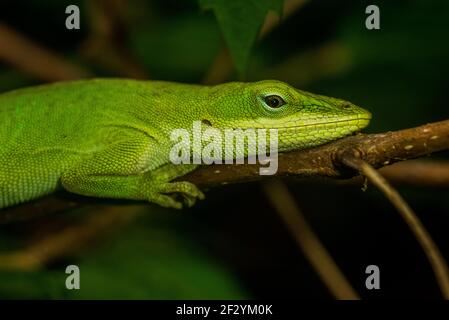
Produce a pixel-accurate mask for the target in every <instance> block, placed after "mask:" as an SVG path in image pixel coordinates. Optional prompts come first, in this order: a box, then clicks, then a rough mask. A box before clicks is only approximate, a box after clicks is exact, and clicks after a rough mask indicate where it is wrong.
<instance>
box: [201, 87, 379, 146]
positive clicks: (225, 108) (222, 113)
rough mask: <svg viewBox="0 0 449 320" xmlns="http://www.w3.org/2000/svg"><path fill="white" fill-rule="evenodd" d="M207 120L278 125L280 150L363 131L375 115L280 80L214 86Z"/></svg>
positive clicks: (242, 125) (230, 124)
mask: <svg viewBox="0 0 449 320" xmlns="http://www.w3.org/2000/svg"><path fill="white" fill-rule="evenodd" d="M209 97H210V108H208V115H210V119H213V120H210V119H205V120H206V121H207V122H206V123H207V124H209V125H211V126H213V127H216V128H218V129H229V128H232V129H237V128H240V129H249V128H253V129H262V128H264V129H277V130H278V140H279V149H280V150H290V149H293V148H307V147H311V146H316V145H319V144H322V143H325V142H328V141H332V140H335V139H338V138H342V137H344V136H347V135H350V134H352V133H354V132H358V131H360V130H361V129H363V128H364V127H366V126H367V125H368V123H369V121H370V119H371V114H370V113H369V112H368V111H366V110H364V109H362V108H360V107H358V106H356V105H354V104H352V103H350V102H347V101H344V100H340V99H336V98H330V97H326V96H321V95H316V94H312V93H308V92H305V91H301V90H298V89H295V88H293V87H291V86H290V85H288V84H286V83H284V82H281V81H277V80H265V81H259V82H253V83H242V82H231V83H226V84H222V85H218V86H214V87H211V93H210V96H209Z"/></svg>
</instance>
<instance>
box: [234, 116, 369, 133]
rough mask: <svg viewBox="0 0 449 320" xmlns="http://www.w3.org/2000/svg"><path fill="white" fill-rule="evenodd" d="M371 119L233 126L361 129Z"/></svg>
mask: <svg viewBox="0 0 449 320" xmlns="http://www.w3.org/2000/svg"><path fill="white" fill-rule="evenodd" d="M370 120H371V117H357V118H348V119H342V120H335V121H323V122H315V123H305V124H301V125H296V126H288V125H286V126H281V127H279V126H269V125H266V126H253V127H247V128H245V127H240V128H231V129H234V130H238V129H243V130H245V129H277V130H280V131H281V130H299V129H305V128H314V129H316V130H320V129H322V128H323V127H324V128H326V129H333V128H341V127H344V126H347V127H348V128H350V127H353V128H354V129H355V128H357V130H361V129H363V128H365V127H366V126H367V125H368V124H369V122H370Z"/></svg>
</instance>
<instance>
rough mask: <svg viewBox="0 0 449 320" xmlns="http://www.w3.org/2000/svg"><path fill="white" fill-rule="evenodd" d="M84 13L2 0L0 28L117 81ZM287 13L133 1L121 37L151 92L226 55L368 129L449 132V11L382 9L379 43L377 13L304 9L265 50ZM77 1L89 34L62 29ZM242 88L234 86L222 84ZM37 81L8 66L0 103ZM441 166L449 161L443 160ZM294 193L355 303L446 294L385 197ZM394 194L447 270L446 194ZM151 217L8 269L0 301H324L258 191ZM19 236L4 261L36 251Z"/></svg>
mask: <svg viewBox="0 0 449 320" xmlns="http://www.w3.org/2000/svg"><path fill="white" fill-rule="evenodd" d="M116 1H118V0H116ZM103 2H105V3H113V2H114V1H103ZM90 3H91V2H90V1H87V0H86V1H82V0H76V1H69V0H26V1H25V0H2V1H1V2H0V21H2V22H5V23H7V24H8V25H9V26H11V27H12V28H14V29H15V30H17V31H19V32H21V33H23V34H24V35H26V36H27V37H29V38H30V39H32V40H33V41H35V42H37V43H39V44H41V45H42V46H44V47H46V48H48V49H50V50H53V51H54V52H57V53H59V54H61V55H63V56H64V57H66V58H67V59H69V60H70V61H71V62H73V63H75V64H80V65H82V66H85V67H87V68H89V69H90V70H92V71H93V72H94V73H95V74H96V75H97V76H117V77H120V76H123V74H122V73H121V72H120V71H119V70H116V69H114V70H113V69H109V68H107V67H105V66H104V65H102V64H101V62H102V61H103V60H107V58H108V57H109V56H110V55H111V54H112V52H111V51H110V50H103V51H101V52H100V55H99V56H97V57H96V59H91V58H90V57H87V56H86V55H85V54H84V51H83V49H82V48H83V47H84V46H85V45H86V43H85V41H86V38H87V37H89V36H91V33H92V30H91V28H93V27H92V23H91V21H89V19H90V18H89V17H88V14H84V13H85V12H86V11H88V10H89V4H90ZM281 3H282V1H280V0H263V1H262V0H259V1H256V0H251V1H237V0H232V1H229V0H227V1H226V0H201V1H200V2H199V3H198V2H197V1H196V0H187V1H179V0H178V1H176V0H152V1H144V0H134V1H127V2H126V6H125V7H126V10H123V11H119V14H120V19H121V20H123V21H124V24H125V30H122V31H123V33H124V34H122V35H121V36H123V37H124V45H125V46H126V47H127V48H128V49H129V50H130V52H131V56H132V58H133V59H134V60H135V61H137V62H138V65H139V66H141V67H142V68H143V69H144V71H146V72H147V73H148V74H149V75H150V77H151V78H153V79H162V80H171V81H183V82H192V83H199V82H200V81H201V79H202V78H203V76H204V74H206V72H207V70H208V69H209V68H210V66H211V64H212V63H213V61H214V59H215V57H216V56H217V55H218V54H219V53H220V52H221V50H223V43H226V45H227V46H228V47H229V50H230V52H231V55H232V57H233V60H234V61H235V66H236V68H237V69H238V70H239V72H240V74H242V73H244V74H245V78H246V79H248V80H261V79H264V78H276V79H279V80H283V81H287V82H289V83H290V84H292V85H293V86H295V87H298V88H301V89H306V90H309V91H313V92H317V93H322V94H326V95H330V96H336V97H341V98H345V99H347V100H350V101H353V102H354V103H356V104H358V105H360V106H363V107H365V108H367V109H369V110H370V111H371V112H372V113H373V115H374V117H373V120H372V124H371V125H370V127H369V128H368V130H367V131H368V132H369V131H371V132H379V131H385V130H394V129H400V128H406V127H412V126H415V125H419V124H423V123H426V122H431V121H438V120H442V119H447V117H448V111H447V110H448V103H447V101H449V90H448V89H449V58H448V57H449V42H448V41H447V39H448V33H449V2H448V1H447V0H432V1H426V0H408V1H405V0H404V1H376V4H377V5H378V6H379V7H380V12H381V29H380V30H374V31H368V30H367V29H366V28H365V18H366V14H365V8H366V6H367V5H368V4H372V3H371V2H368V1H358V0H348V1H333V0H311V1H308V2H307V4H305V5H304V6H303V7H301V8H300V9H299V10H298V11H297V12H295V13H294V14H293V15H292V16H291V17H290V18H288V19H286V20H285V21H283V22H282V23H281V25H279V26H278V27H277V28H276V29H275V30H273V32H271V33H270V34H269V35H268V36H267V37H266V38H265V39H264V40H263V41H260V42H257V41H256V39H257V32H258V30H259V28H260V26H261V24H262V23H263V21H264V17H265V14H266V12H267V11H268V10H275V11H280V5H281ZM69 4H77V5H79V6H80V8H81V12H82V17H81V25H82V26H81V30H78V31H68V30H66V29H65V27H64V21H65V17H66V15H65V13H64V12H65V7H66V6H67V5H69ZM199 4H200V5H201V6H200V5H199ZM201 8H203V9H211V10H202V9H201ZM30 13H32V14H30ZM93 19H95V17H93ZM100 40H102V39H96V38H95V39H94V42H95V41H98V42H99V41H100ZM251 49H252V51H251ZM239 78H240V75H239V74H236V73H234V74H233V75H232V77H230V78H229V79H227V80H229V81H232V80H238V79H239ZM40 82H41V81H40V79H36V78H33V77H32V76H30V75H28V74H26V72H20V71H18V70H16V69H15V68H13V67H11V66H9V65H6V64H1V62H0V92H1V91H7V90H11V89H14V88H19V87H24V86H28V85H33V84H38V83H40ZM438 156H440V157H442V158H447V153H442V154H439V155H438ZM292 189H293V191H294V193H295V196H296V198H297V199H299V201H298V202H299V203H300V207H301V208H303V210H304V212H305V213H307V215H308V219H309V220H310V221H311V223H312V225H313V226H314V227H315V229H317V231H318V234H319V235H320V237H322V239H323V241H324V243H325V244H326V245H328V246H329V247H330V250H331V252H332V253H333V255H334V257H335V258H336V259H337V262H338V263H339V264H340V265H341V267H342V268H343V270H344V271H345V272H346V273H347V274H348V277H349V279H350V280H351V282H352V283H354V284H355V286H356V288H357V289H358V290H359V291H360V292H361V294H362V297H379V296H383V297H392V296H393V297H397V296H401V297H410V296H411V297H423V296H426V297H438V296H439V293H438V289H437V288H436V286H435V285H434V279H433V276H432V274H431V272H430V271H429V267H428V265H427V263H426V261H425V260H424V258H423V257H422V254H421V252H420V250H419V248H418V247H417V246H416V243H415V242H414V239H412V238H411V237H410V234H409V232H408V230H407V229H406V228H405V227H404V226H403V222H402V221H400V220H399V218H397V219H396V218H392V217H395V212H394V211H393V210H392V209H391V207H390V204H389V203H388V202H387V201H386V200H385V199H384V198H383V197H381V196H379V194H378V193H376V192H375V191H373V190H372V189H371V188H370V189H368V191H367V192H366V193H363V194H361V192H360V190H359V189H358V188H354V189H351V188H347V189H345V188H335V187H330V186H329V187H324V188H323V187H322V186H319V187H317V186H301V185H297V184H294V185H293V187H292ZM401 192H402V193H404V195H405V197H406V198H407V199H408V200H409V201H410V204H411V205H412V207H414V208H415V209H416V210H417V212H423V213H425V214H426V216H425V217H423V220H424V222H425V224H426V225H427V226H428V227H429V230H430V233H431V234H432V235H433V236H434V237H435V239H436V241H437V243H439V244H441V245H442V251H443V253H444V254H446V257H448V256H447V252H448V251H449V247H448V246H447V243H449V242H448V241H447V240H448V237H447V226H448V224H449V215H448V212H449V200H448V199H449V193H448V190H441V189H440V190H422V189H410V188H409V189H407V188H403V189H401ZM323 199H326V200H325V201H323ZM348 199H350V201H348ZM367 204H368V205H367ZM148 211H149V212H146V214H147V216H145V217H141V218H139V220H138V221H137V223H135V224H132V225H130V226H129V227H127V228H123V229H120V230H119V231H118V232H117V233H116V234H115V235H114V236H111V237H110V238H107V239H105V240H104V242H102V243H100V244H96V245H93V246H92V248H90V249H89V250H86V251H81V252H80V253H79V254H78V255H76V256H71V257H69V258H68V260H69V261H61V262H59V263H58V264H56V265H52V266H49V268H46V269H43V270H40V271H36V272H30V273H24V272H5V271H2V272H0V298H252V297H286V296H291V295H292V294H293V295H295V296H303V297H309V298H310V297H320V298H322V297H329V295H328V292H327V291H326V289H325V288H323V287H322V286H321V285H320V282H319V280H318V279H317V277H316V275H315V274H314V272H313V271H312V270H311V269H310V267H309V266H308V264H307V262H305V261H304V259H303V257H302V256H301V254H300V253H299V252H298V249H297V248H296V246H295V245H294V243H293V241H292V239H291V238H290V237H289V236H288V235H287V234H286V231H285V229H284V228H283V226H282V225H281V224H280V223H279V221H278V219H277V217H276V216H275V214H274V212H272V210H271V209H270V208H269V205H268V204H267V203H266V201H265V200H264V199H263V196H262V194H261V193H260V190H259V189H258V187H257V185H255V184H245V185H242V186H234V187H229V188H226V189H224V188H223V189H218V190H213V191H212V192H210V193H208V198H207V200H206V201H205V202H203V203H202V204H200V205H199V206H197V207H195V208H193V209H190V210H188V211H186V212H183V213H179V212H177V213H176V214H173V213H172V212H171V211H167V210H163V209H160V208H157V207H153V206H152V207H150V208H149V209H148ZM126 213H127V212H126V211H124V212H123V214H126ZM36 228H40V224H37V223H36V222H35V221H30V222H29V223H28V224H26V227H25V230H34V232H35V233H36V232H37V231H38V230H36ZM17 229H19V230H20V229H21V227H17V226H16V225H13V226H0V248H1V250H2V252H5V251H9V250H12V249H17V248H20V247H23V246H26V245H27V244H28V243H30V241H32V239H33V238H32V239H31V240H30V237H29V234H28V233H27V232H18V231H17ZM37 233H39V232H37ZM355 239H356V240H357V241H354V240H355ZM404 248H406V249H404ZM398 252H400V254H398ZM373 261H374V262H375V263H378V264H379V265H380V266H381V269H382V270H383V269H385V270H386V271H385V273H384V275H383V277H384V278H382V279H383V280H382V286H383V289H382V290H381V292H374V291H371V292H367V291H366V290H365V287H364V274H363V270H364V268H365V266H366V265H367V264H371V263H373ZM71 263H73V264H77V265H79V266H80V268H81V279H82V280H81V287H82V290H79V291H68V290H66V289H65V287H64V282H65V277H66V275H65V273H64V270H65V266H67V265H68V264H71ZM410 266H412V267H410ZM418 270H419V274H420V277H419V279H418V277H417V276H416V274H417V272H418ZM398 275H400V276H398ZM384 284H385V285H384ZM427 292H430V293H429V294H428V293H427Z"/></svg>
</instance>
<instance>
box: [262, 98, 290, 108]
mask: <svg viewBox="0 0 449 320" xmlns="http://www.w3.org/2000/svg"><path fill="white" fill-rule="evenodd" d="M263 100H264V102H265V104H266V105H267V106H269V107H270V108H273V109H277V108H280V107H282V106H283V105H284V104H285V101H284V99H282V98H281V97H280V96H278V95H269V96H266V97H265V98H264V99H263Z"/></svg>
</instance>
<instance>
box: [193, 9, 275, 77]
mask: <svg viewBox="0 0 449 320" xmlns="http://www.w3.org/2000/svg"><path fill="white" fill-rule="evenodd" d="M199 3H200V5H201V7H202V8H203V9H211V10H213V11H214V13H215V16H216V17H217V20H218V23H219V25H220V28H221V30H222V32H223V35H224V38H225V40H226V42H227V44H228V46H229V50H230V52H231V55H232V58H233V60H234V63H235V66H236V68H237V70H238V71H239V73H240V74H243V73H244V72H245V70H246V66H247V63H248V58H249V54H250V50H251V47H252V45H253V43H254V41H255V39H256V37H257V34H258V32H259V29H260V27H261V26H262V23H263V22H264V20H265V16H266V14H267V12H268V11H269V10H276V11H278V12H280V11H281V8H282V3H283V0H246V1H241V0H199Z"/></svg>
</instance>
